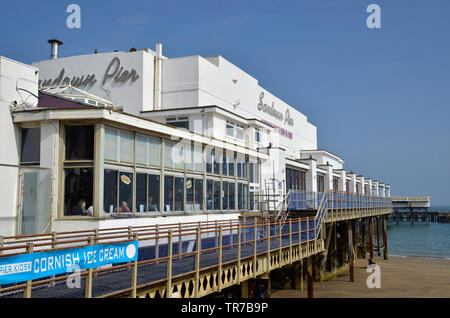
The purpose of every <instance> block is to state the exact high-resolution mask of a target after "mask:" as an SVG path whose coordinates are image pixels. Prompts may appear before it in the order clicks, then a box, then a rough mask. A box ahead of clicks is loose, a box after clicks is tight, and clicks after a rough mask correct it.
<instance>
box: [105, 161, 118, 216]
mask: <svg viewBox="0 0 450 318" xmlns="http://www.w3.org/2000/svg"><path fill="white" fill-rule="evenodd" d="M117 175H118V173H117V171H116V170H110V169H105V172H104V186H103V210H105V212H108V213H113V212H114V211H115V210H116V209H117Z"/></svg>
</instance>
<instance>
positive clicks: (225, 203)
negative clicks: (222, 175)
mask: <svg viewBox="0 0 450 318" xmlns="http://www.w3.org/2000/svg"><path fill="white" fill-rule="evenodd" d="M222 209H223V210H228V181H223V182H222Z"/></svg>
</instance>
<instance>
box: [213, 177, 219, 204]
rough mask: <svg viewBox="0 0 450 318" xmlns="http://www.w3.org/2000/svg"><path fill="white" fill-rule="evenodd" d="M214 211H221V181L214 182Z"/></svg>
mask: <svg viewBox="0 0 450 318" xmlns="http://www.w3.org/2000/svg"><path fill="white" fill-rule="evenodd" d="M214 210H220V181H214Z"/></svg>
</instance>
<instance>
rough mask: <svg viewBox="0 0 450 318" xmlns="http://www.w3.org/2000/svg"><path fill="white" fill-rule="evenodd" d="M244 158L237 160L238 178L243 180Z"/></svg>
mask: <svg viewBox="0 0 450 318" xmlns="http://www.w3.org/2000/svg"><path fill="white" fill-rule="evenodd" d="M242 167H243V165H242V158H239V157H237V158H236V170H237V177H238V178H242Z"/></svg>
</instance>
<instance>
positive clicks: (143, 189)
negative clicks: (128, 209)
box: [135, 152, 147, 212]
mask: <svg viewBox="0 0 450 318" xmlns="http://www.w3.org/2000/svg"><path fill="white" fill-rule="evenodd" d="M136 155H137V152H136ZM135 200H136V212H146V211H147V174H145V173H136V199H135Z"/></svg>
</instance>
